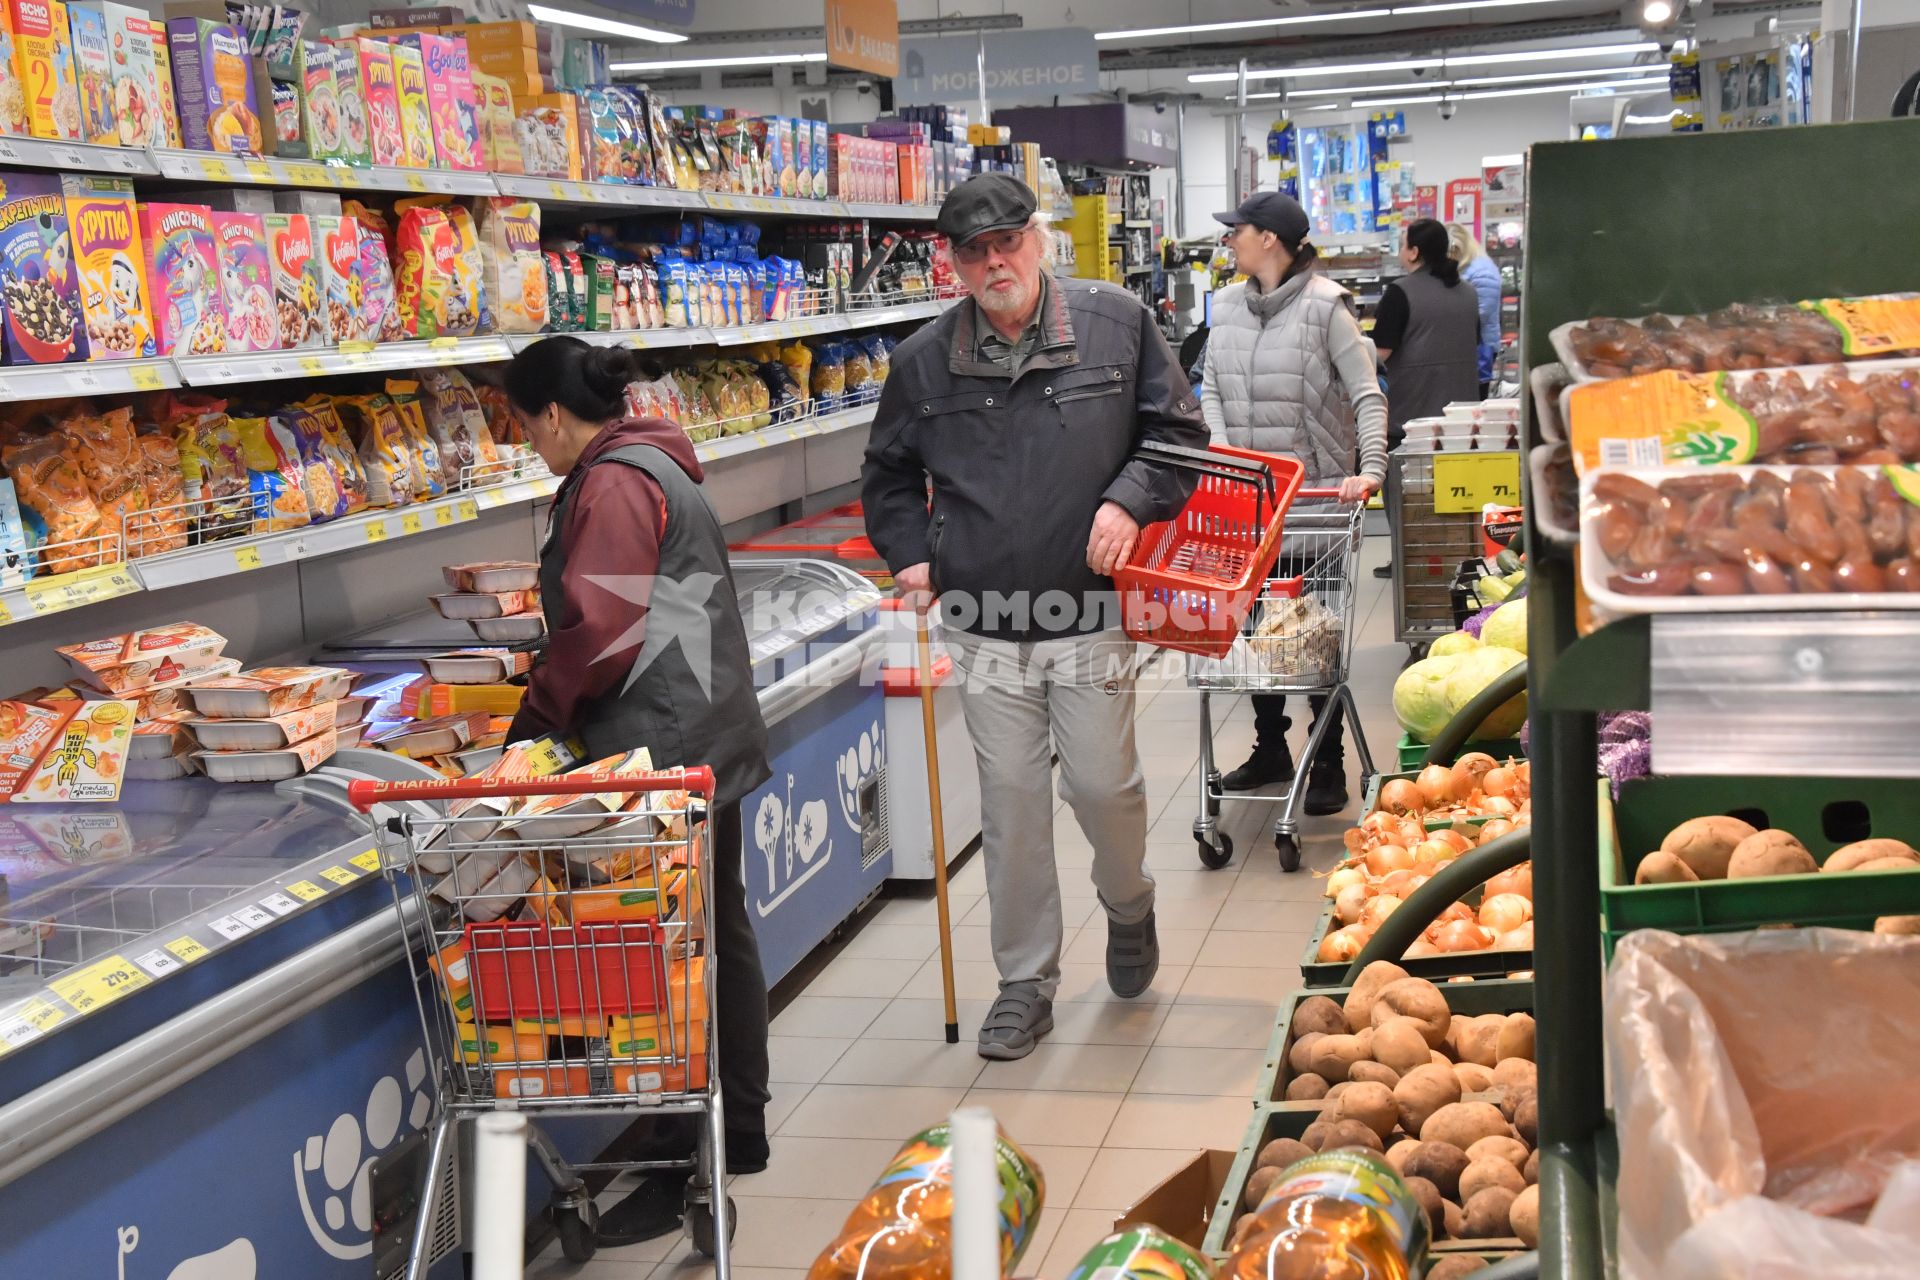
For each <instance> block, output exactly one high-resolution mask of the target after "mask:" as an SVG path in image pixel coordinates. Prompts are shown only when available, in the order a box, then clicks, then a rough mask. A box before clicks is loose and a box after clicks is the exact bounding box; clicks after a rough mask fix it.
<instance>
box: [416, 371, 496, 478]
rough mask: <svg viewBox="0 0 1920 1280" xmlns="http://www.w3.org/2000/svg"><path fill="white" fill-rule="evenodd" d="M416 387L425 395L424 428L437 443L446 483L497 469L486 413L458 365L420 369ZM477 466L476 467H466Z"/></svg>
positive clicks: (478, 476)
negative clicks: (447, 367)
mask: <svg viewBox="0 0 1920 1280" xmlns="http://www.w3.org/2000/svg"><path fill="white" fill-rule="evenodd" d="M420 390H421V392H422V394H423V396H424V398H425V402H426V411H427V430H428V431H429V432H430V433H431V434H432V436H433V439H434V443H435V444H437V445H439V446H440V461H441V465H442V468H443V474H444V475H445V476H446V479H447V483H448V485H449V487H457V486H458V485H460V484H461V483H462V482H464V481H466V480H468V479H470V478H471V479H481V480H484V479H486V478H487V477H488V476H490V475H492V474H493V473H494V472H495V471H496V470H497V464H498V462H499V454H498V453H497V452H496V450H495V449H494V447H493V437H492V436H491V435H489V434H488V432H487V415H486V414H485V413H484V412H483V411H482V410H481V408H480V398H479V397H478V396H477V395H475V394H474V390H473V384H472V383H471V382H469V381H467V375H466V374H464V373H461V372H460V371H459V370H458V369H424V370H422V371H421V373H420ZM470 468H478V470H470Z"/></svg>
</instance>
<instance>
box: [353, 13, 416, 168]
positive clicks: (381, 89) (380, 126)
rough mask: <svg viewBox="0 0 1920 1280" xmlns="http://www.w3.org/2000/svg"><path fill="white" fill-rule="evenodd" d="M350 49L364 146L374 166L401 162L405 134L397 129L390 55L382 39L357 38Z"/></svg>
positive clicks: (396, 95) (396, 96)
mask: <svg viewBox="0 0 1920 1280" xmlns="http://www.w3.org/2000/svg"><path fill="white" fill-rule="evenodd" d="M342 47H343V48H351V49H352V50H353V51H354V52H355V53H356V54H357V55H358V57H359V59H360V84H361V92H362V93H363V94H364V95H365V98H366V109H367V147H368V152H369V155H370V156H371V158H372V161H373V163H374V164H384V165H397V164H403V163H405V159H404V157H405V154H406V149H407V141H406V135H405V134H404V133H403V132H402V131H401V128H400V95H399V92H398V90H397V89H396V88H395V85H394V80H393V53H392V50H391V48H390V46H389V45H388V44H387V42H386V41H385V40H364V39H357V40H354V41H352V42H351V44H350V45H349V44H343V45H342Z"/></svg>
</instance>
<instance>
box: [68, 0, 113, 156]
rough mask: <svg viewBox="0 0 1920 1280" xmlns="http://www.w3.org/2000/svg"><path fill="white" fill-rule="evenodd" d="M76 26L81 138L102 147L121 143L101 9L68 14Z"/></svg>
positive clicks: (75, 69) (80, 8) (75, 62)
mask: <svg viewBox="0 0 1920 1280" xmlns="http://www.w3.org/2000/svg"><path fill="white" fill-rule="evenodd" d="M67 20H68V22H69V23H71V24H72V27H73V74H74V80H75V82H76V83H77V84H78V86H79V89H80V139H81V141H83V142H92V143H97V144H98V145H100V146H103V147H112V146H118V145H119V144H120V130H119V129H118V128H117V127H116V126H115V125H114V122H113V71H112V69H111V62H110V59H109V58H108V56H107V20H106V18H105V17H104V16H103V15H102V14H101V13H100V11H99V10H98V9H89V8H86V7H84V6H75V7H73V8H71V9H69V10H68V11H67Z"/></svg>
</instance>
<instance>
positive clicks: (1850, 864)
mask: <svg viewBox="0 0 1920 1280" xmlns="http://www.w3.org/2000/svg"><path fill="white" fill-rule="evenodd" d="M1882 858H1901V859H1904V860H1906V861H1907V862H1910V863H1913V864H1915V865H1920V850H1916V849H1914V847H1913V846H1912V845H1910V844H1908V843H1906V842H1905V841H1904V840H1856V841H1854V842H1853V843H1852V844H1845V845H1841V846H1840V847H1839V848H1838V849H1835V850H1834V851H1833V852H1832V853H1830V854H1828V855H1827V860H1826V861H1825V862H1823V863H1821V864H1820V869H1821V870H1822V871H1857V870H1859V869H1860V867H1861V866H1862V865H1864V864H1865V863H1869V862H1877V861H1879V860H1880V859H1882Z"/></svg>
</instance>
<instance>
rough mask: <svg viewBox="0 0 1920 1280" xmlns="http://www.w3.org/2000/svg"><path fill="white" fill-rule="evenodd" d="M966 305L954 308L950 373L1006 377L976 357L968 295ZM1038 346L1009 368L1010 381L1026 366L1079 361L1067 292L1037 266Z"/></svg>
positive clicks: (975, 313) (975, 320) (973, 308)
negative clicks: (1017, 363)
mask: <svg viewBox="0 0 1920 1280" xmlns="http://www.w3.org/2000/svg"><path fill="white" fill-rule="evenodd" d="M967 302H968V305H966V306H963V307H955V308H954V311H955V316H954V326H953V348H952V350H951V351H950V352H949V353H948V359H947V368H948V370H949V371H950V372H953V373H957V374H964V375H966V376H968V377H974V378H1006V377H1007V373H1006V371H1005V370H1004V369H1002V368H1001V367H1000V366H999V365H997V364H994V363H993V362H992V361H991V360H982V359H980V356H979V350H980V342H979V333H980V330H979V328H978V325H979V322H980V321H979V317H980V304H979V303H977V302H975V301H973V300H972V299H971V298H969V299H968V300H967ZM1038 318H1039V321H1040V345H1039V346H1038V347H1037V348H1035V350H1034V352H1033V354H1032V355H1030V356H1028V357H1027V360H1026V363H1024V364H1022V365H1021V366H1020V367H1019V368H1018V369H1015V370H1014V371H1013V377H1012V378H1011V379H1008V380H1009V381H1013V380H1015V379H1018V378H1019V376H1020V375H1021V374H1023V373H1025V372H1026V371H1027V370H1028V369H1036V368H1043V367H1044V368H1048V369H1057V368H1060V367H1062V366H1064V365H1070V364H1076V363H1078V362H1079V358H1080V357H1079V350H1078V348H1077V347H1076V346H1075V342H1074V336H1073V319H1072V317H1071V316H1070V315H1069V313H1068V310H1067V291H1066V290H1065V289H1063V288H1061V287H1060V282H1059V281H1057V280H1055V279H1054V278H1053V273H1052V272H1051V271H1048V270H1047V269H1046V268H1045V267H1042V268H1041V269H1040V310H1039V315H1038Z"/></svg>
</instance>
